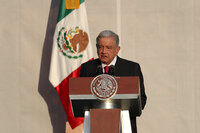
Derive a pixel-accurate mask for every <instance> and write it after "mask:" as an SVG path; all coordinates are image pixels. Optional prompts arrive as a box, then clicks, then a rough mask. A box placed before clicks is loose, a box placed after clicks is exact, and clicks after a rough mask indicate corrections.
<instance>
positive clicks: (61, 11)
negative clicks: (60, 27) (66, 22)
mask: <svg viewBox="0 0 200 133" xmlns="http://www.w3.org/2000/svg"><path fill="white" fill-rule="evenodd" d="M84 1H85V0H80V4H82V3H83V2H84ZM73 10H74V9H69V10H67V9H65V0H61V3H60V9H59V15H58V20H57V22H59V21H60V20H62V19H63V18H64V17H65V16H67V15H68V14H70V13H71V12H72V11H73Z"/></svg>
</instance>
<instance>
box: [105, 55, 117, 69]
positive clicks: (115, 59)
mask: <svg viewBox="0 0 200 133" xmlns="http://www.w3.org/2000/svg"><path fill="white" fill-rule="evenodd" d="M116 62H117V56H115V58H114V59H113V60H112V62H111V63H110V64H109V65H106V64H104V63H101V66H102V68H104V67H105V66H111V65H113V66H114V65H115V63H116ZM103 73H104V69H103Z"/></svg>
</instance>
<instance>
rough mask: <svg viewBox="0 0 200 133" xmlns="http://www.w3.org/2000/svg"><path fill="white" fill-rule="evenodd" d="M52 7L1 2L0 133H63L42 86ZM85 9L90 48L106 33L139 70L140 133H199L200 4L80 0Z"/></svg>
mask: <svg viewBox="0 0 200 133" xmlns="http://www.w3.org/2000/svg"><path fill="white" fill-rule="evenodd" d="M59 2H60V1H59V0H52V1H50V0H42V1H41V0H12V1H9V0H0V54H1V56H0V59H1V66H0V72H1V74H0V82H1V83H0V101H1V104H0V132H1V133H63V132H64V131H65V121H66V120H67V118H66V116H65V114H64V110H63V108H62V106H61V103H60V101H59V97H58V95H57V94H56V91H55V90H54V88H53V87H52V86H51V84H50V83H49V81H48V74H49V63H50V57H51V49H52V36H53V33H54V28H55V24H56V18H57V13H58V6H59ZM86 8H87V13H88V21H89V28H90V33H91V39H92V40H91V41H92V43H93V44H94V45H95V38H96V36H97V35H98V33H99V32H100V31H102V30H104V29H110V30H113V31H115V32H117V33H118V34H119V35H120V39H121V40H120V45H121V52H120V54H119V55H120V56H121V57H123V58H127V59H130V60H132V61H136V62H139V63H140V65H141V67H142V71H143V75H144V78H145V86H146V93H147V96H148V101H147V105H146V108H145V110H144V111H143V114H142V116H141V117H140V118H138V131H139V133H160V132H162V133H199V132H200V126H199V125H200V104H199V103H198V102H199V101H200V84H199V82H198V80H199V79H200V72H199V68H200V61H199V57H200V45H199V44H200V38H199V36H200V1H199V0H109V1H108V0H98V1H97V0H86ZM94 52H95V53H96V49H95V47H94ZM95 57H96V55H95Z"/></svg>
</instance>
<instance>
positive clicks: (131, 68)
mask: <svg viewBox="0 0 200 133" xmlns="http://www.w3.org/2000/svg"><path fill="white" fill-rule="evenodd" d="M99 65H101V61H100V60H99V59H95V60H92V61H88V62H86V63H84V64H82V65H81V72H80V76H81V77H95V76H97V75H98V72H97V67H98V66H99ZM114 76H139V79H140V89H141V90H140V93H141V102H142V109H144V106H145V104H146V100H147V97H146V94H145V88H144V82H143V75H142V72H141V69H140V65H139V64H138V63H136V62H132V61H129V60H125V59H122V58H120V57H117V62H116V64H115V73H114ZM130 118H131V127H132V132H133V133H137V128H136V117H135V116H133V115H132V114H131V113H130Z"/></svg>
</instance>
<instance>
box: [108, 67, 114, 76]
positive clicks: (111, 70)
mask: <svg viewBox="0 0 200 133" xmlns="http://www.w3.org/2000/svg"><path fill="white" fill-rule="evenodd" d="M114 73H115V66H114V65H111V66H109V70H108V74H109V75H111V76H114Z"/></svg>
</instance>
